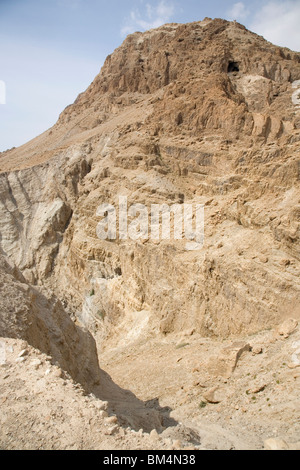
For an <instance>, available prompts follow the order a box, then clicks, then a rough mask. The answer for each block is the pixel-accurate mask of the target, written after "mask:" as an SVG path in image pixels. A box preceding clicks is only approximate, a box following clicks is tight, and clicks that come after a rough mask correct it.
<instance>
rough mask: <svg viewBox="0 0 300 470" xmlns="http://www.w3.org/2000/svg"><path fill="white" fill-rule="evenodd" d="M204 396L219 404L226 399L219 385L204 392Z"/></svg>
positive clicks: (209, 400)
mask: <svg viewBox="0 0 300 470" xmlns="http://www.w3.org/2000/svg"><path fill="white" fill-rule="evenodd" d="M203 398H204V399H205V400H206V401H208V403H213V404H217V403H220V402H221V401H222V400H223V399H224V395H223V392H222V390H221V389H219V387H214V388H211V389H210V390H208V391H207V392H205V393H204V394H203Z"/></svg>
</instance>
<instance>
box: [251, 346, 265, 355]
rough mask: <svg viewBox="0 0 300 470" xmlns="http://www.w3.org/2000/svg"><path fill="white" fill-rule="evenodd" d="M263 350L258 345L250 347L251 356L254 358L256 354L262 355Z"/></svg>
mask: <svg viewBox="0 0 300 470" xmlns="http://www.w3.org/2000/svg"><path fill="white" fill-rule="evenodd" d="M262 352H263V348H262V347H261V346H259V345H258V344H257V345H256V346H253V347H252V355H253V356H256V355H257V354H262Z"/></svg>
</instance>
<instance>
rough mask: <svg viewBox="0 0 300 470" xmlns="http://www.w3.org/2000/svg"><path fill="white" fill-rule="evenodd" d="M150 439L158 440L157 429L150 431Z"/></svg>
mask: <svg viewBox="0 0 300 470" xmlns="http://www.w3.org/2000/svg"><path fill="white" fill-rule="evenodd" d="M150 439H151V440H152V441H156V440H157V439H159V435H158V432H157V431H156V429H152V431H151V432H150Z"/></svg>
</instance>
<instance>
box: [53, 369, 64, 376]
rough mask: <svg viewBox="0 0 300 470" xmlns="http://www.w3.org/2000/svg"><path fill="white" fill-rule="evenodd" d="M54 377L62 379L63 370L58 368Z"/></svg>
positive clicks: (54, 372)
mask: <svg viewBox="0 0 300 470" xmlns="http://www.w3.org/2000/svg"><path fill="white" fill-rule="evenodd" d="M53 376H54V377H58V378H61V377H62V376H63V372H62V370H61V369H58V368H57V369H55V370H54V371H53Z"/></svg>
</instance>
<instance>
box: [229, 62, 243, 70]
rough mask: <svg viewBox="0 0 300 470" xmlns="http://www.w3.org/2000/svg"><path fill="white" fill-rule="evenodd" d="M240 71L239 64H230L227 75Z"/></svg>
mask: <svg viewBox="0 0 300 470" xmlns="http://www.w3.org/2000/svg"><path fill="white" fill-rule="evenodd" d="M239 71H240V67H239V64H238V62H229V64H228V68H227V73H232V72H239Z"/></svg>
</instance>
